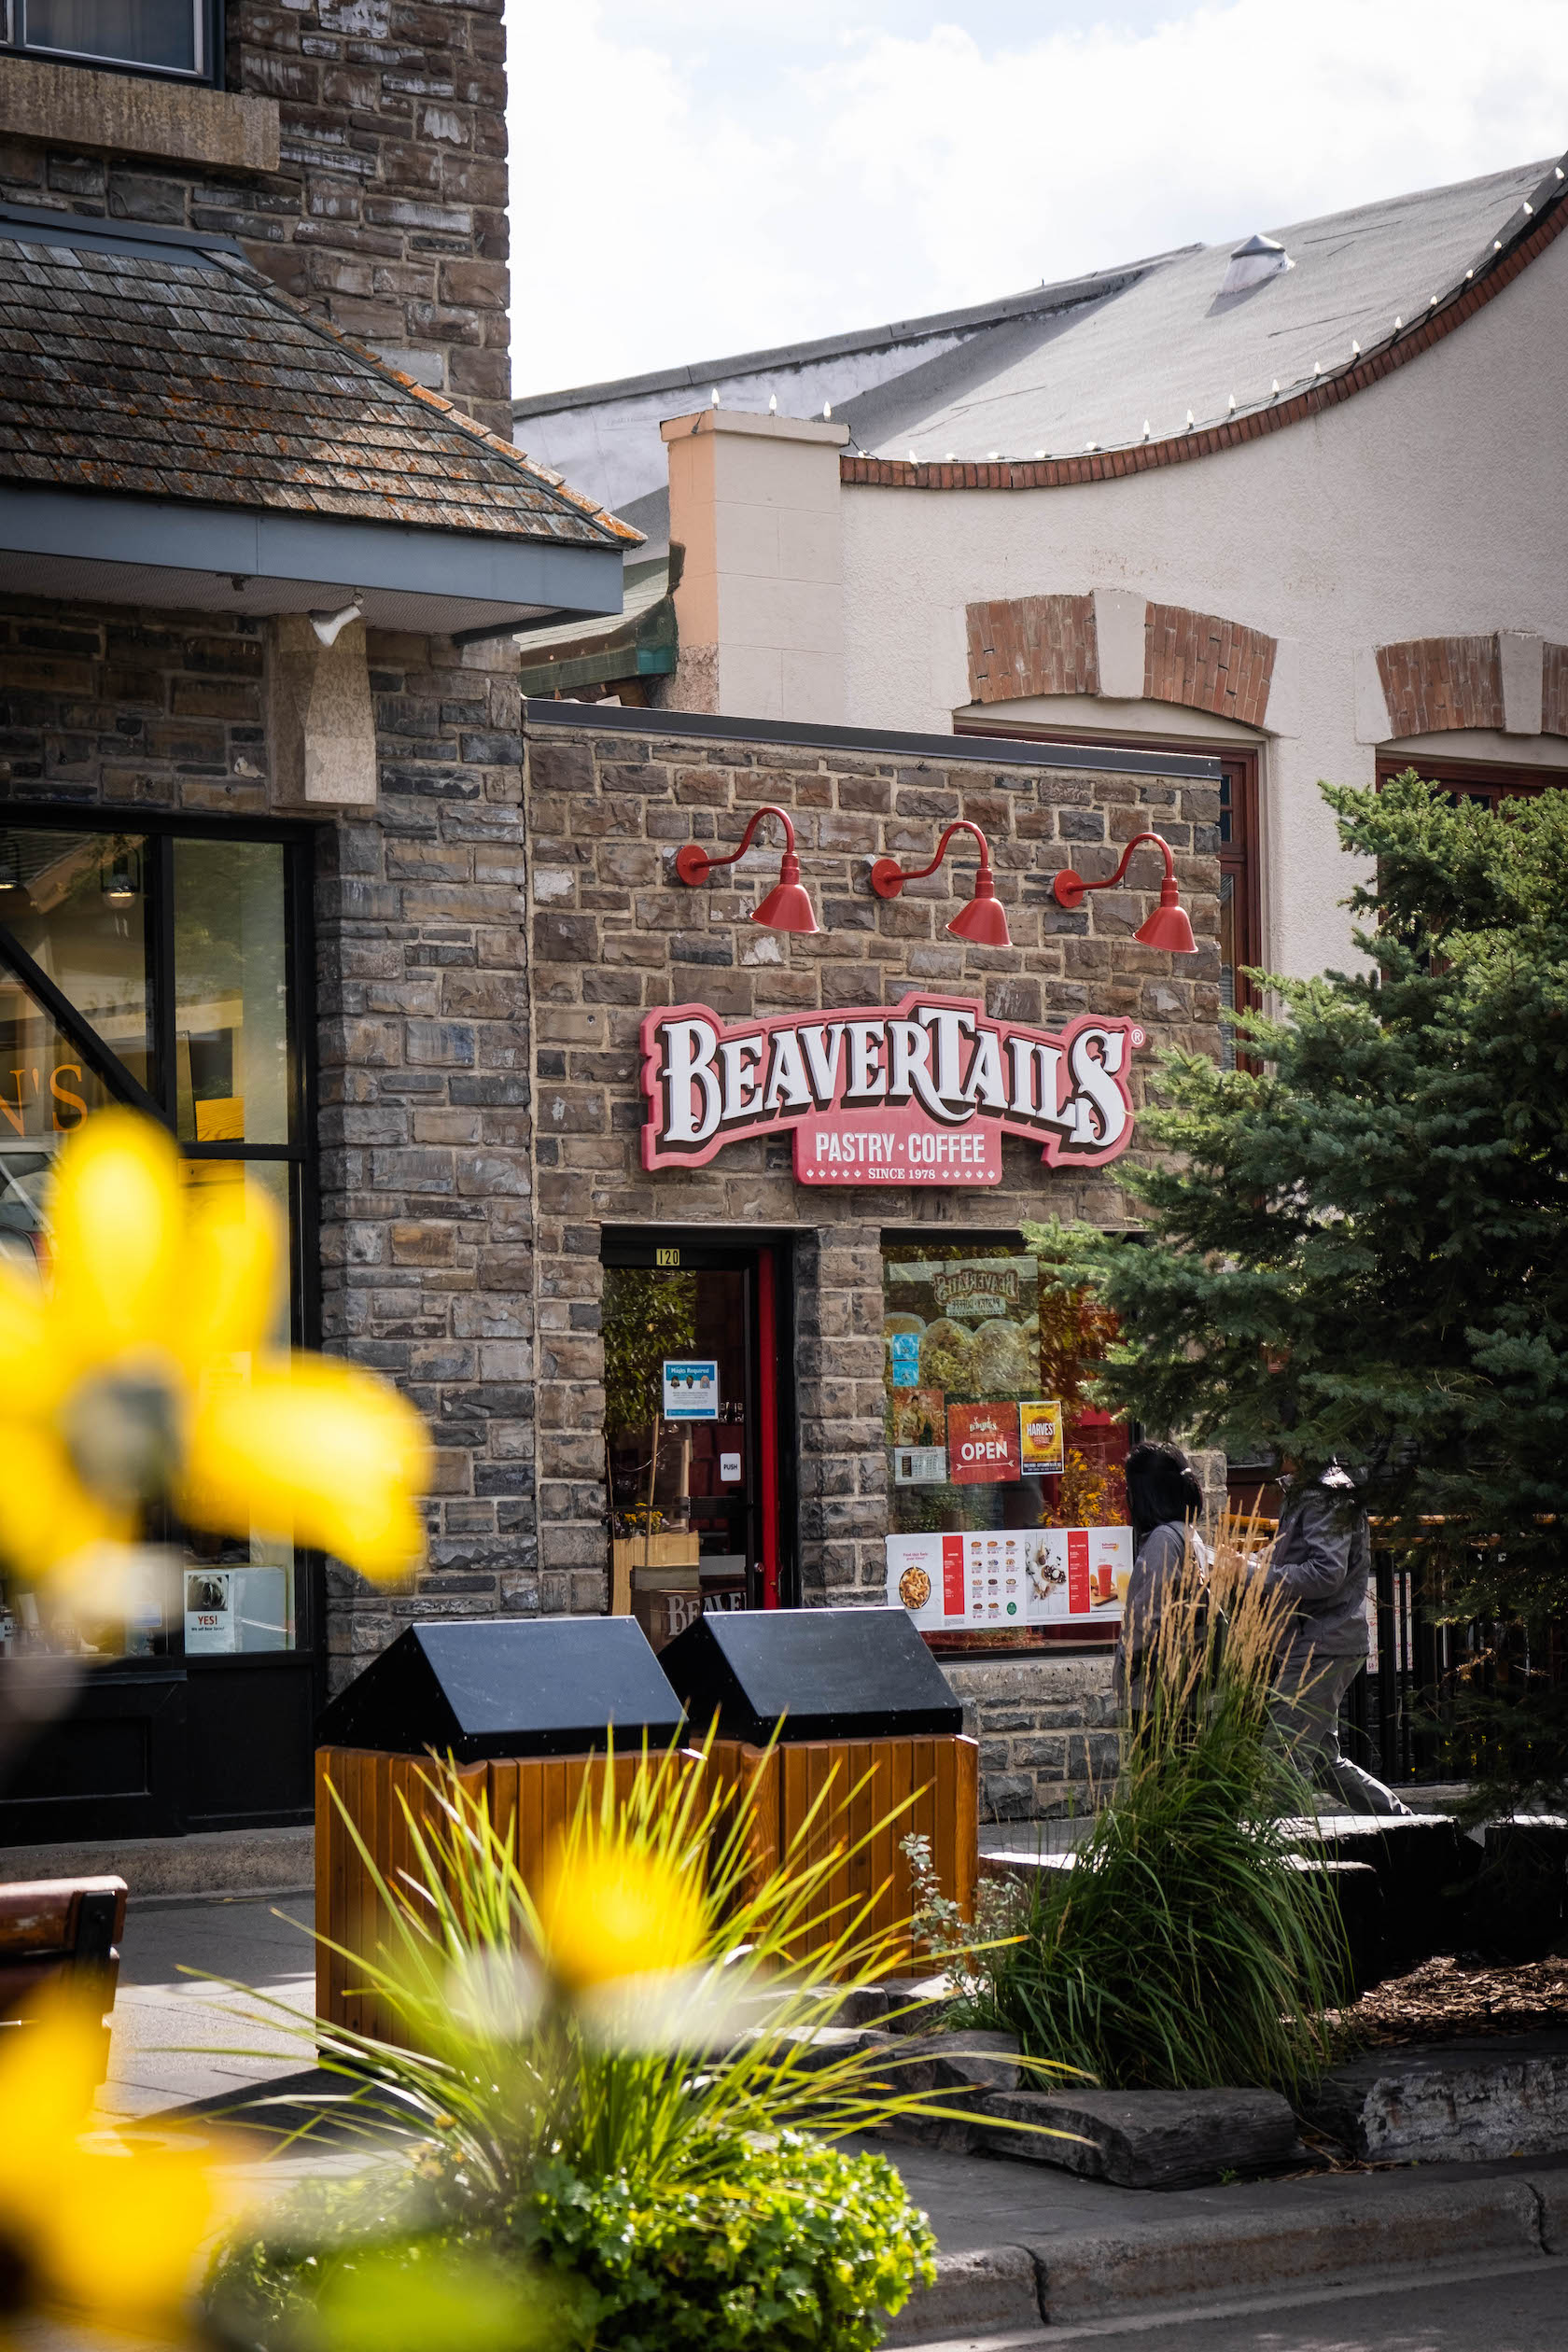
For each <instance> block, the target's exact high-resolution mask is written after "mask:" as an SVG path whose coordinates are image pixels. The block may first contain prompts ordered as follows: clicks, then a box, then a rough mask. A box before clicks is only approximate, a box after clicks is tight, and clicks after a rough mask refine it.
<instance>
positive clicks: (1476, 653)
mask: <svg viewBox="0 0 1568 2352" xmlns="http://www.w3.org/2000/svg"><path fill="white" fill-rule="evenodd" d="M1374 659H1375V660H1376V663H1377V667H1378V681H1379V685H1380V686H1381V688H1382V690H1383V703H1384V706H1385V708H1386V710H1387V712H1388V732H1389V734H1390V735H1447V734H1450V733H1453V732H1455V731H1456V730H1461V729H1470V728H1486V729H1489V730H1491V731H1492V732H1498V731H1501V732H1502V733H1504V734H1505V735H1568V645H1557V644H1553V643H1552V642H1550V641H1549V640H1546V639H1543V638H1541V637H1533V636H1532V635H1531V634H1530V633H1529V632H1528V631H1526V630H1522V629H1505V630H1500V631H1498V632H1496V633H1495V634H1494V635H1491V636H1490V637H1407V638H1404V639H1403V640H1402V641H1401V642H1400V643H1398V644H1395V645H1379V646H1378V647H1377V648H1376V649H1375V654H1374Z"/></svg>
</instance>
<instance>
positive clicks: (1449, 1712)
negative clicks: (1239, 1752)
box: [1340, 1551, 1568, 1787]
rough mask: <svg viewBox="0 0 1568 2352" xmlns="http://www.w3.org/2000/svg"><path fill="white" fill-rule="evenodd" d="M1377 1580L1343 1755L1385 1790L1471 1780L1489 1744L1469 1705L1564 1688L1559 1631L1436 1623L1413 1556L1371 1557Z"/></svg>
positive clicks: (1567, 1662) (1350, 1696)
mask: <svg viewBox="0 0 1568 2352" xmlns="http://www.w3.org/2000/svg"><path fill="white" fill-rule="evenodd" d="M1373 1573H1374V1578H1375V1591H1376V1604H1377V1605H1376V1627H1375V1629H1374V1626H1373V1624H1372V1622H1371V1619H1370V1617H1369V1621H1368V1626H1367V1659H1366V1666H1365V1671H1364V1672H1363V1673H1360V1674H1358V1675H1357V1676H1356V1679H1355V1681H1354V1682H1353V1683H1352V1684H1351V1687H1350V1689H1349V1691H1348V1692H1347V1693H1346V1695H1345V1700H1344V1704H1343V1707H1342V1709H1341V1717H1340V1721H1341V1738H1342V1740H1343V1743H1344V1747H1345V1752H1346V1754H1347V1755H1348V1756H1350V1757H1352V1758H1353V1759H1354V1760H1355V1762H1357V1763H1358V1764H1361V1765H1363V1766H1364V1767H1365V1769H1366V1770H1367V1771H1372V1772H1376V1773H1377V1775H1378V1777H1379V1779H1380V1780H1383V1781H1386V1782H1387V1783H1388V1784H1389V1785H1390V1786H1391V1787H1397V1786H1398V1785H1400V1784H1401V1783H1402V1782H1403V1783H1406V1784H1411V1785H1422V1784H1426V1785H1431V1784H1432V1783H1434V1782H1445V1781H1467V1780H1470V1779H1471V1778H1473V1777H1474V1775H1475V1774H1476V1772H1477V1770H1478V1769H1479V1767H1480V1764H1481V1762H1482V1760H1483V1759H1482V1757H1481V1755H1480V1748H1481V1744H1482V1743H1483V1742H1484V1740H1485V1738H1486V1736H1487V1735H1486V1731H1485V1729H1484V1725H1483V1724H1482V1723H1481V1722H1480V1721H1479V1720H1478V1719H1477V1715H1476V1714H1475V1712H1474V1710H1473V1709H1472V1708H1471V1707H1470V1706H1469V1705H1468V1704H1467V1703H1466V1702H1467V1701H1468V1700H1470V1699H1471V1698H1472V1697H1473V1696H1475V1695H1480V1696H1483V1697H1486V1698H1499V1697H1502V1696H1504V1695H1505V1694H1506V1693H1508V1692H1510V1691H1517V1690H1518V1689H1519V1687H1522V1685H1524V1684H1525V1683H1527V1682H1533V1683H1535V1684H1536V1685H1537V1686H1539V1685H1541V1684H1543V1683H1545V1684H1548V1685H1557V1684H1561V1683H1562V1682H1563V1681H1564V1680H1568V1636H1565V1630H1564V1629H1563V1628H1561V1627H1555V1628H1553V1629H1551V1630H1550V1631H1547V1632H1546V1633H1545V1634H1536V1635H1534V1636H1533V1635H1532V1634H1531V1632H1530V1631H1529V1630H1528V1629H1527V1628H1526V1627H1524V1626H1522V1625H1505V1624H1500V1623H1493V1622H1490V1621H1482V1620H1477V1621H1473V1622H1471V1623H1469V1624H1444V1623H1439V1622H1438V1621H1437V1612H1436V1609H1435V1606H1434V1597H1433V1596H1429V1594H1428V1592H1427V1589H1426V1583H1425V1579H1426V1575H1427V1574H1428V1573H1429V1570H1428V1568H1427V1563H1426V1561H1423V1559H1422V1557H1421V1555H1420V1554H1419V1553H1418V1554H1415V1555H1411V1554H1405V1555H1395V1554H1394V1553H1392V1552H1382V1551H1380V1552H1376V1553H1374V1555H1373Z"/></svg>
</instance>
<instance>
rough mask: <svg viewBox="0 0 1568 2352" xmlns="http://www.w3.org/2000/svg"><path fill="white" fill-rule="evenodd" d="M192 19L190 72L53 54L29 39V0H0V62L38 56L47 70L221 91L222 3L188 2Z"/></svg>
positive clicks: (85, 53) (73, 52) (75, 52)
mask: <svg viewBox="0 0 1568 2352" xmlns="http://www.w3.org/2000/svg"><path fill="white" fill-rule="evenodd" d="M189 6H190V10H191V14H192V16H193V18H194V20H195V23H196V29H197V40H198V60H197V63H196V65H195V67H194V68H191V69H187V68H186V67H184V66H179V65H148V64H143V63H139V62H138V61H137V60H135V59H134V58H120V57H96V56H94V55H92V53H91V51H89V50H85V49H56V48H54V47H52V46H51V45H48V44H45V43H43V42H38V41H29V40H28V38H27V21H26V20H27V0H0V57H36V58H41V59H42V60H43V61H44V62H45V63H47V64H50V65H70V66H78V67H86V68H87V69H88V70H89V71H90V72H92V73H100V74H133V75H134V76H136V77H137V78H138V79H141V80H148V81H172V82H181V83H183V84H184V85H185V86H186V87H187V88H188V89H189V88H194V89H198V90H221V89H222V88H223V86H224V38H225V26H224V0H189Z"/></svg>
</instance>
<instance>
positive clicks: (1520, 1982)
mask: <svg viewBox="0 0 1568 2352" xmlns="http://www.w3.org/2000/svg"><path fill="white" fill-rule="evenodd" d="M1340 2014H1341V2016H1342V2018H1343V2020H1344V2023H1345V2024H1346V2025H1347V2026H1348V2027H1349V2029H1350V2032H1351V2036H1352V2037H1353V2038H1354V2040H1355V2041H1356V2042H1359V2043H1360V2044H1361V2045H1362V2047H1363V2048H1365V2049H1372V2050H1379V2049H1387V2048H1388V2047H1390V2046H1391V2045H1392V2044H1394V2043H1398V2042H1433V2041H1457V2040H1460V2039H1462V2038H1468V2037H1470V2036H1472V2035H1475V2034H1533V2033H1541V2032H1544V2031H1546V2030H1547V2029H1548V2028H1550V2027H1553V2026H1558V2027H1562V2028H1564V2029H1568V1953H1554V1954H1553V1955H1551V1956H1550V1957H1549V1958H1547V1959H1545V1960H1525V1961H1521V1962H1520V1963H1519V1965H1518V1966H1517V1967H1490V1966H1488V1964H1487V1963H1486V1962H1484V1961H1480V1960H1476V1961H1469V1960H1463V1959H1462V1960H1451V1959H1443V1960H1426V1961H1423V1962H1422V1963H1421V1967H1419V1968H1412V1969H1411V1971H1410V1973H1409V1975H1408V1976H1402V1977H1391V1978H1390V1979H1389V1981H1388V1982H1387V1983H1385V1984H1378V1985H1374V1986H1373V1988H1372V1990H1371V1991H1370V1992H1369V1993H1364V1994H1363V1995H1362V1996H1361V1998H1360V1999H1359V2000H1358V2001H1357V2002H1356V2003H1355V2004H1354V2006H1353V2007H1352V2008H1351V2009H1345V2010H1342V2011H1341V2012H1340Z"/></svg>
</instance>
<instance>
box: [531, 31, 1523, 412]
mask: <svg viewBox="0 0 1568 2352" xmlns="http://www.w3.org/2000/svg"><path fill="white" fill-rule="evenodd" d="M507 25H508V40H509V67H510V72H511V211H512V281H511V294H512V337H513V348H514V353H515V368H514V380H515V388H516V389H517V391H518V392H520V393H521V392H536V391H550V390H554V389H557V388H559V387H562V386H565V385H573V384H581V383H586V382H591V381H594V380H596V379H599V378H602V377H608V376H619V375H627V374H633V373H636V372H638V371H642V370H644V369H652V368H658V367H664V366H667V365H670V364H672V363H675V362H679V361H683V360H706V359H709V358H715V357H721V356H722V355H723V354H726V353H729V352H735V351H745V350H748V349H751V348H755V347H757V346H759V345H765V344H770V343H789V342H793V341H796V340H799V339H802V338H805V337H808V336H813V335H826V334H832V333H834V332H836V331H837V330H839V329H846V328H852V327H861V326H868V325H871V324H873V323H875V322H878V321H881V320H885V319H891V318H899V317H910V316H916V315H919V314H920V313H922V312H926V311H935V310H944V309H947V308H950V307H952V306H954V305H956V304H959V303H963V302H975V301H985V300H987V298H988V297H990V296H994V295H1000V294H1006V293H1013V292H1016V291H1018V290H1019V289H1020V288H1022V287H1028V286H1030V285H1034V284H1036V283H1038V282H1039V281H1041V280H1042V279H1046V280H1048V279H1052V278H1059V277H1064V276H1071V274H1072V273H1075V272H1077V271H1080V270H1084V269H1088V268H1093V267H1097V266H1101V265H1104V264H1108V263H1112V262H1115V261H1122V260H1127V259H1133V258H1134V257H1136V256H1138V255H1140V254H1145V253H1155V252H1159V251H1162V250H1164V249H1165V248H1167V247H1168V246H1171V245H1183V244H1188V243H1190V242H1192V241H1194V240H1203V241H1213V240H1218V239H1221V238H1228V237H1231V236H1233V235H1245V234H1247V233H1248V232H1250V231H1252V230H1254V229H1271V228H1277V227H1282V226H1284V225H1286V224H1288V223H1290V222H1294V221H1297V220H1303V219H1309V218H1310V217H1313V216H1314V215H1316V214H1319V213H1324V212H1333V211H1337V210H1339V209H1341V208H1342V207H1344V206H1346V205H1350V204H1353V203H1359V202H1362V201H1364V200H1365V199H1368V198H1372V197H1378V196H1388V195H1393V194H1395V193H1397V192H1399V191H1400V190H1402V189H1409V188H1420V187H1427V186H1432V185H1435V184H1437V183H1440V182H1442V181H1444V180H1453V179H1464V178H1467V177H1469V176H1471V175H1475V174H1477V173H1481V172H1489V171H1496V170H1501V169H1502V168H1504V167H1505V166H1506V165H1509V164H1513V163H1519V162H1523V161H1533V160H1534V159H1535V158H1538V157H1546V156H1548V155H1552V156H1555V155H1557V154H1559V153H1561V151H1562V150H1563V149H1564V148H1565V147H1568V0H1505V4H1504V5H1496V0H1494V5H1493V6H1491V7H1488V8H1484V9H1481V10H1477V7H1476V6H1475V5H1474V0H1311V4H1310V5H1302V0H1295V5H1289V0H1213V4H1212V5H1210V6H1204V7H1182V6H1181V5H1180V0H1168V4H1167V5H1166V6H1163V7H1161V6H1158V5H1154V0H1077V5H1073V6H1069V5H1065V4H1064V0H1033V5H1025V0H994V4H993V5H985V0H948V5H947V6H945V7H940V6H927V5H924V0H778V4H777V5H768V0H507Z"/></svg>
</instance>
